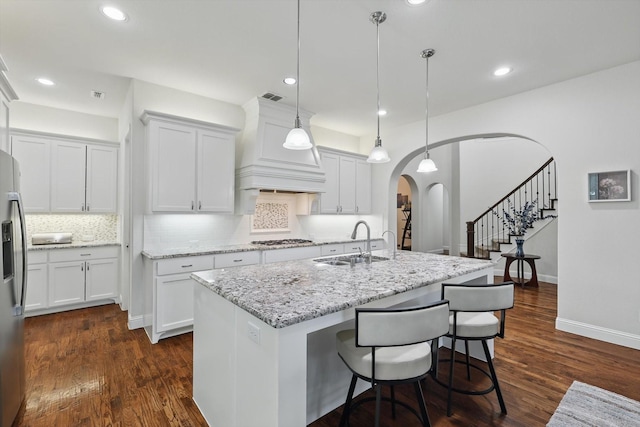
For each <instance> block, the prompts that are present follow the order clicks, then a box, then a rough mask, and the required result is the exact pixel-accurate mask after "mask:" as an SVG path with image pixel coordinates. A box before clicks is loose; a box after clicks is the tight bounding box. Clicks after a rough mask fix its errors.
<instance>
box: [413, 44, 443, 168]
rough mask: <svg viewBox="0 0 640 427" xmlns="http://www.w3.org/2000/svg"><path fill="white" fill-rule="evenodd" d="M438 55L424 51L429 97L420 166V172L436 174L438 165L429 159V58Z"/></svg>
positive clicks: (427, 99) (431, 50) (428, 50)
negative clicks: (422, 156)
mask: <svg viewBox="0 0 640 427" xmlns="http://www.w3.org/2000/svg"><path fill="white" fill-rule="evenodd" d="M435 54H436V51H435V50H434V49H425V50H423V51H422V57H423V58H424V59H425V60H426V61H427V72H426V76H427V77H426V83H427V84H426V87H427V92H426V93H427V96H426V101H427V102H426V104H427V108H426V110H425V118H424V123H425V137H424V158H423V159H422V161H421V162H420V164H419V165H418V172H423V173H427V172H435V171H437V170H438V168H437V167H436V164H435V163H434V162H433V160H431V159H430V158H429V58H431V57H432V56H433V55H435Z"/></svg>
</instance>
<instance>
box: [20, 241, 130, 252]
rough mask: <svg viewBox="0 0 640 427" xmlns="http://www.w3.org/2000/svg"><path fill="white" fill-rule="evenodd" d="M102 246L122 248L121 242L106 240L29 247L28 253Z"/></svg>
mask: <svg viewBox="0 0 640 427" xmlns="http://www.w3.org/2000/svg"><path fill="white" fill-rule="evenodd" d="M100 246H120V243H119V242H112V241H105V240H93V241H91V242H83V241H77V242H71V243H61V244H57V245H31V244H29V245H27V250H28V251H45V250H49V249H73V248H97V247H100Z"/></svg>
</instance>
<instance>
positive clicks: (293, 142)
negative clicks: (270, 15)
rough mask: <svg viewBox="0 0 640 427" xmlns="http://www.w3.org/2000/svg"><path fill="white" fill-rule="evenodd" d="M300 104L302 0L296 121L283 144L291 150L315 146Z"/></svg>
mask: <svg viewBox="0 0 640 427" xmlns="http://www.w3.org/2000/svg"><path fill="white" fill-rule="evenodd" d="M299 105H300V0H298V59H297V69H296V121H295V122H294V125H293V129H291V130H290V131H289V133H288V134H287V138H286V139H285V141H284V144H282V146H283V147H284V148H287V149H289V150H308V149H309V148H311V147H312V146H313V144H311V138H309V135H308V134H307V132H306V131H305V130H304V129H302V125H301V124H300V114H299V113H298V110H299Z"/></svg>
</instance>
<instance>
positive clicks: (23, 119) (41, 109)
mask: <svg viewBox="0 0 640 427" xmlns="http://www.w3.org/2000/svg"><path fill="white" fill-rule="evenodd" d="M10 120H11V123H10V126H11V127H12V128H14V129H27V130H35V131H38V132H47V133H56V134H60V135H69V136H77V137H81V138H92V139H101V140H103V141H112V142H117V141H118V140H119V139H118V119H116V118H112V117H102V116H94V115H92V114H85V113H78V112H76V111H69V110H60V109H58V108H51V107H45V106H42V105H35V104H28V103H26V102H21V101H14V102H12V103H11V119H10Z"/></svg>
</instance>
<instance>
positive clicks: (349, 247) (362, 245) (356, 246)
mask: <svg viewBox="0 0 640 427" xmlns="http://www.w3.org/2000/svg"><path fill="white" fill-rule="evenodd" d="M366 250H367V242H353V243H345V244H344V253H345V254H351V253H354V252H360V251H362V252H364V251H366Z"/></svg>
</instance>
